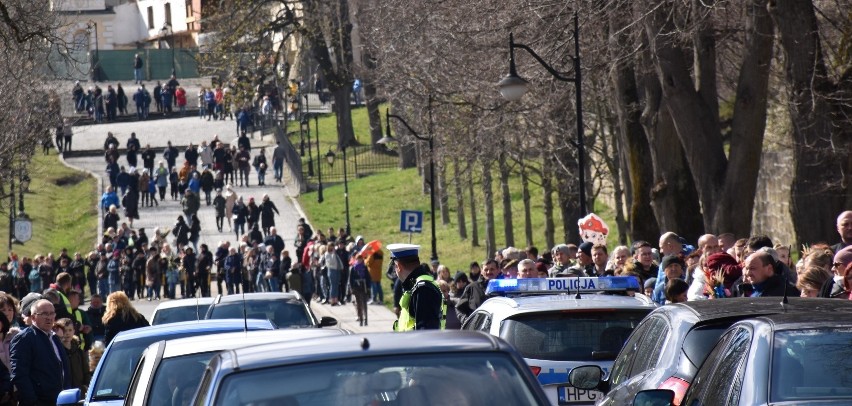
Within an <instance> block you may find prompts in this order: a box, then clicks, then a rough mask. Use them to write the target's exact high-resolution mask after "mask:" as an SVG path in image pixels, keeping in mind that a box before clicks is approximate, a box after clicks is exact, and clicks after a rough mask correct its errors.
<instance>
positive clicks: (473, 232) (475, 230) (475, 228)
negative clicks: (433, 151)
mask: <svg viewBox="0 0 852 406" xmlns="http://www.w3.org/2000/svg"><path fill="white" fill-rule="evenodd" d="M467 191H468V193H469V194H470V245H471V246H472V247H478V246H479V223H478V222H477V221H476V194H474V190H473V163H472V162H468V163H467Z"/></svg>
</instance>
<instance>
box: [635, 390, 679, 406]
mask: <svg viewBox="0 0 852 406" xmlns="http://www.w3.org/2000/svg"><path fill="white" fill-rule="evenodd" d="M674 395H675V394H674V391H672V390H670V389H648V390H643V391H639V393H637V394H636V397H634V398H633V406H671V405H672V403H673V402H674Z"/></svg>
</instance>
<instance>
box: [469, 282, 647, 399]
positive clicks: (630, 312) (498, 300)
mask: <svg viewBox="0 0 852 406" xmlns="http://www.w3.org/2000/svg"><path fill="white" fill-rule="evenodd" d="M629 292H634V294H633V295H632V296H631V295H630V294H628V293H629ZM635 292H641V289H640V287H639V281H638V280H637V279H636V278H633V277H584V278H541V279H496V280H491V281H489V284H488V288H487V290H486V293H487V294H489V295H492V296H493V295H499V296H500V297H492V298H490V299H488V300H486V301H485V302H484V303H483V304H482V305H481V306H480V307H479V308H477V309H476V311H474V312H473V313H472V314H471V315H470V316H469V317H468V318H467V319H466V320H465V322H464V324H463V325H462V329H463V330H478V331H483V332H487V333H490V334H492V335H495V336H498V337H500V338H502V339H504V340H506V341H508V342H509V344H511V345H513V346H514V347H515V349H517V350H518V352H519V353H520V354H521V356H522V357H524V359H525V360H526V361H527V364H528V365H529V367H530V369H532V372H533V374H535V375H536V377H537V378H538V381H539V383H540V384H541V385H542V387H543V388H544V391H545V393H546V394H547V396H548V398H549V400H550V402H551V404H553V405H589V404H594V403H595V402H596V401H598V400H600V399H601V398H602V397H603V394H602V393H601V392H598V391H595V390H585V389H578V388H575V387H573V386H571V385H570V384H569V383H568V372H569V371H570V370H571V369H572V368H574V367H577V366H581V365H586V364H589V363H591V364H594V365H598V366H600V367H601V369H603V371H604V373H605V374H607V373H608V372H609V369H610V367H611V366H612V362H613V360H615V357H616V356H617V355H618V352H619V351H620V350H621V347H622V346H623V345H624V342H625V341H626V340H627V338H628V336H630V333H631V332H632V331H633V328H634V327H636V326H637V325H638V324H639V322H640V321H641V320H642V319H643V318H644V317H645V316H646V315H647V314H648V313H649V312H651V311H652V310H654V308H655V307H656V304H655V303H654V302H653V301H651V299H650V298H648V297H647V296H645V295H642V294H640V293H635Z"/></svg>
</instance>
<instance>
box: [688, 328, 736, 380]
mask: <svg viewBox="0 0 852 406" xmlns="http://www.w3.org/2000/svg"><path fill="white" fill-rule="evenodd" d="M731 324H732V323H727V324H714V325H709V326H701V327H698V328H694V329H692V330H690V332H689V333H687V334H686V338H684V339H683V353H684V355H686V358H687V359H688V360H689V362H690V363H691V364H692V366H693V367H695V369H698V367H700V366H701V364H702V363H703V362H704V359H705V358H707V354H710V350H712V349H713V346H714V345H715V344H716V340H718V339H719V337H721V336H722V333H724V332H725V330H727V329H728V327H730V325H731Z"/></svg>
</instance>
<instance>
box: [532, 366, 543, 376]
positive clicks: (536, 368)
mask: <svg viewBox="0 0 852 406" xmlns="http://www.w3.org/2000/svg"><path fill="white" fill-rule="evenodd" d="M530 369H532V373H533V375H535V376H538V373H539V372H541V367H532V366H531V367H530Z"/></svg>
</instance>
